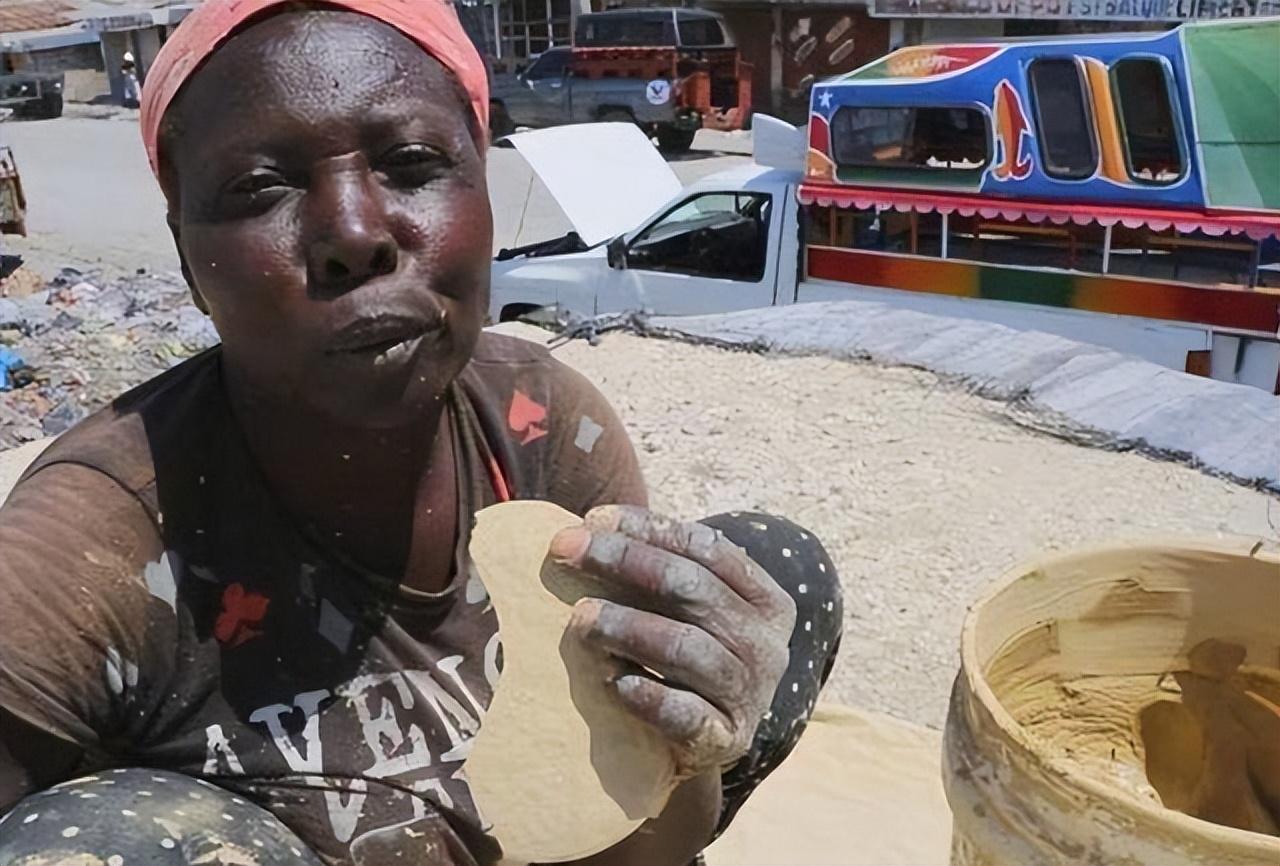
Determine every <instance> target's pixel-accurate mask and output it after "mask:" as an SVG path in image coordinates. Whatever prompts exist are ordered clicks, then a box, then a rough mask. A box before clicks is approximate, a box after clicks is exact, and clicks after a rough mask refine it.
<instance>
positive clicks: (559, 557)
mask: <svg viewBox="0 0 1280 866" xmlns="http://www.w3.org/2000/svg"><path fill="white" fill-rule="evenodd" d="M590 544H591V533H590V532H588V531H587V530H586V529H584V528H583V527H581V526H571V527H569V528H568V529H562V530H560V531H559V532H557V533H556V534H555V537H554V538H552V539H551V549H550V551H549V552H550V554H551V558H552V559H554V560H556V561H557V562H560V563H573V562H579V561H581V560H582V557H583V556H585V555H586V552H587V547H589V546H590Z"/></svg>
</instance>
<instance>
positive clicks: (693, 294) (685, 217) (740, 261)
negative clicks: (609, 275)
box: [599, 189, 786, 315]
mask: <svg viewBox="0 0 1280 866" xmlns="http://www.w3.org/2000/svg"><path fill="white" fill-rule="evenodd" d="M777 198H778V196H777V195H776V194H775V193H773V192H770V191H767V190H763V191H762V190H742V189H739V190H728V191H725V192H696V193H691V194H690V195H689V196H688V197H687V198H685V199H683V200H682V201H680V202H679V203H677V204H676V205H674V206H673V207H672V208H670V209H668V210H667V211H666V212H665V213H663V214H662V215H661V216H659V217H658V218H657V219H655V220H654V221H653V222H651V223H650V224H649V225H648V226H646V227H645V228H643V229H641V230H640V231H639V232H638V233H637V234H636V235H635V236H634V237H632V238H631V240H630V242H629V243H628V244H627V247H626V252H625V257H626V269H625V270H623V271H621V272H618V273H617V274H616V275H615V279H614V280H612V281H610V282H611V283H612V286H611V287H612V288H615V289H617V291H610V292H607V293H606V292H601V294H600V297H599V299H600V312H608V311H611V310H616V309H634V308H635V307H636V306H637V304H638V305H639V306H643V307H646V308H648V309H652V310H653V311H654V312H656V313H659V314H669V315H689V314H698V313H717V312H724V311H729V310H745V309H750V308H753V307H767V306H770V305H771V304H773V302H774V295H775V289H776V281H777V276H778V256H777V250H778V238H779V237H780V231H781V226H780V223H781V222H782V219H781V212H780V210H779V208H780V207H784V206H785V204H786V203H785V202H779V201H776V199H777Z"/></svg>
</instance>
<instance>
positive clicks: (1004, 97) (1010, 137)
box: [991, 78, 1032, 181]
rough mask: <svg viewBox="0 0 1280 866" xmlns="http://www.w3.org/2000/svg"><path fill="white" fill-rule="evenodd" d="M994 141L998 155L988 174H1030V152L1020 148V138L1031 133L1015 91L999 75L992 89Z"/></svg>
mask: <svg viewBox="0 0 1280 866" xmlns="http://www.w3.org/2000/svg"><path fill="white" fill-rule="evenodd" d="M995 115H996V144H997V146H998V148H999V153H998V157H999V158H998V159H997V160H996V164H995V165H994V166H993V167H992V169H991V176H992V177H994V178H995V179H996V180H999V181H1006V180H1022V179H1023V178H1025V177H1027V176H1029V175H1030V174H1031V165H1032V160H1031V154H1030V153H1029V152H1028V153H1026V154H1023V152H1022V140H1023V139H1024V138H1030V137H1031V135H1032V132H1031V125H1030V124H1029V123H1027V114H1026V112H1025V111H1023V109H1022V98H1021V97H1020V96H1018V91H1017V90H1015V89H1014V86H1013V85H1012V84H1010V83H1009V79H1007V78H1002V79H1001V80H1000V83H999V84H997V85H996V92H995Z"/></svg>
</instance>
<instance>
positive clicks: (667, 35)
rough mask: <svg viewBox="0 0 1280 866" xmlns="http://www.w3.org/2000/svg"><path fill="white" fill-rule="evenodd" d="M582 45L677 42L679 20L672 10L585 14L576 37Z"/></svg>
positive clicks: (579, 44)
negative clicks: (624, 13) (676, 27)
mask: <svg viewBox="0 0 1280 866" xmlns="http://www.w3.org/2000/svg"><path fill="white" fill-rule="evenodd" d="M574 42H575V44H577V45H578V46H579V47H581V48H612V47H616V46H628V45H632V46H640V45H644V46H651V45H664V46H674V45H675V44H676V32H675V20H674V18H673V16H672V14H671V13H670V12H666V11H663V12H657V13H640V14H634V15H630V14H629V15H594V16H593V15H583V16H582V17H581V18H579V19H578V32H577V34H576V36H575V39H574Z"/></svg>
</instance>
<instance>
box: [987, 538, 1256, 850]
mask: <svg viewBox="0 0 1280 866" xmlns="http://www.w3.org/2000/svg"><path fill="white" fill-rule="evenodd" d="M975 637H976V638H977V644H978V655H979V657H980V659H982V670H983V674H984V677H985V679H986V681H987V684H988V686H989V687H990V689H991V690H992V692H993V693H994V695H995V697H996V699H997V701H998V702H999V703H1000V705H1001V706H1002V707H1003V708H1004V710H1005V711H1006V712H1007V713H1008V714H1009V715H1010V716H1012V718H1013V720H1014V721H1015V722H1016V723H1017V725H1018V726H1019V727H1020V728H1021V730H1022V732H1023V733H1024V734H1025V735H1026V737H1027V738H1028V739H1029V740H1030V742H1031V744H1032V747H1033V748H1034V749H1036V750H1037V751H1039V752H1040V753H1041V755H1042V756H1044V757H1045V758H1047V759H1049V760H1052V761H1055V762H1057V763H1058V764H1059V765H1060V766H1063V767H1065V768H1066V769H1067V770H1068V772H1072V773H1081V774H1086V775H1088V776H1091V777H1093V778H1094V779H1096V780H1098V781H1100V782H1103V783H1104V784H1107V785H1109V786H1111V787H1113V788H1115V789H1117V791H1123V792H1126V793H1128V794H1130V795H1133V796H1136V797H1139V798H1141V799H1144V800H1147V801H1150V802H1152V803H1156V804H1160V805H1162V806H1164V807H1166V808H1172V809H1177V810H1179V811H1183V812H1186V813H1187V814H1191V815H1193V816H1195V817H1199V818H1203V819H1205V820H1210V821H1214V822H1216V823H1220V824H1223V825H1226V826H1231V827H1236V828H1239V829H1246V830H1251V831H1253V832H1261V833H1270V834H1276V833H1277V826H1276V825H1277V822H1278V821H1280V563H1277V561H1276V560H1275V559H1274V558H1253V557H1249V556H1247V555H1233V554H1228V553H1225V552H1220V551H1214V550H1212V549H1202V550H1196V549H1182V550H1177V549H1169V548H1150V547H1148V548H1132V549H1118V550H1109V551H1105V552H1098V553H1095V554H1086V555H1082V556H1078V557H1074V558H1070V559H1067V560H1059V561H1056V562H1051V563H1049V564H1047V565H1045V566H1044V567H1043V568H1042V569H1040V570H1037V571H1034V572H1031V573H1029V574H1027V575H1026V576H1025V577H1024V578H1022V579H1021V580H1017V581H1015V582H1014V583H1012V584H1010V585H1009V586H1008V587H1007V588H1006V589H1005V590H1004V591H1002V592H1001V593H999V594H997V595H996V596H994V597H993V598H992V599H990V601H989V602H988V604H987V605H986V607H985V608H984V610H983V611H982V613H981V615H980V617H979V619H978V621H977V628H976V631H975Z"/></svg>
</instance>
